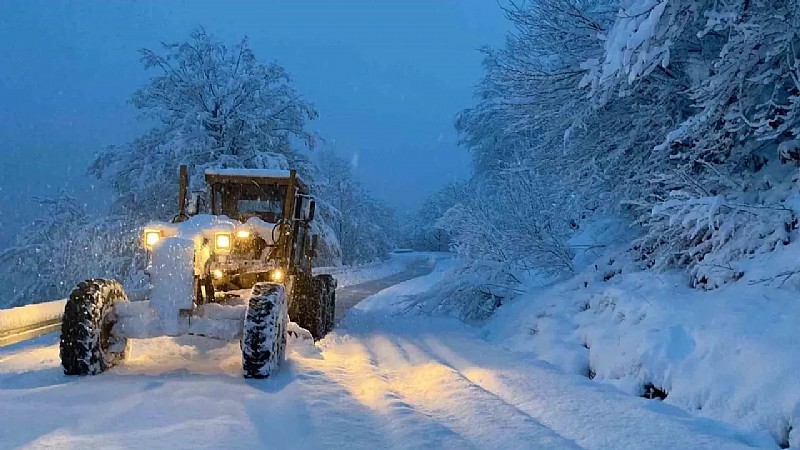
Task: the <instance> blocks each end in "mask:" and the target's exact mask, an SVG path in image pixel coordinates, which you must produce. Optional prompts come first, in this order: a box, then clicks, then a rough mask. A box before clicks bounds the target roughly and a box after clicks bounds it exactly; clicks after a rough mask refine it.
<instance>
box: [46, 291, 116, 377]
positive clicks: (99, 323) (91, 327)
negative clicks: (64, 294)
mask: <svg viewBox="0 0 800 450" xmlns="http://www.w3.org/2000/svg"><path fill="white" fill-rule="evenodd" d="M127 301H128V297H127V296H126V295H125V291H124V290H123V289H122V285H120V284H119V283H118V282H117V281H115V280H102V279H95V280H87V281H84V282H82V283H80V284H78V286H77V287H76V288H75V289H74V290H73V291H72V293H71V294H70V296H69V299H68V300H67V304H66V306H64V318H63V321H62V323H61V343H60V355H61V366H62V367H63V368H64V373H65V374H66V375H97V374H99V373H102V372H104V371H105V370H106V369H109V368H110V367H113V366H114V365H115V364H117V363H118V362H119V361H122V360H123V359H125V350H126V347H127V339H125V338H120V337H118V336H114V334H113V328H114V323H115V317H114V306H115V305H116V304H117V303H121V302H127Z"/></svg>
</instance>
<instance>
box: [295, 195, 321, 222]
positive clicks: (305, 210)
mask: <svg viewBox="0 0 800 450" xmlns="http://www.w3.org/2000/svg"><path fill="white" fill-rule="evenodd" d="M316 209H317V202H316V201H315V200H314V197H312V196H310V195H301V196H300V197H298V201H297V207H296V208H295V210H294V219H295V220H301V221H303V222H311V221H312V220H314V212H315V210H316Z"/></svg>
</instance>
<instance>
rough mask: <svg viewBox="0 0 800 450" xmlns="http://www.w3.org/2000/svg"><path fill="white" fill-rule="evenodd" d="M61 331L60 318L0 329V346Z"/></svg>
mask: <svg viewBox="0 0 800 450" xmlns="http://www.w3.org/2000/svg"><path fill="white" fill-rule="evenodd" d="M56 331H61V319H60V318H58V319H53V320H48V321H47V322H40V323H37V324H33V325H28V326H26V327H20V328H15V329H11V330H6V331H0V347H6V346H9V345H13V344H16V343H18V342H22V341H27V340H29V339H34V338H37V337H39V336H44V335H45V334H50V333H55V332H56Z"/></svg>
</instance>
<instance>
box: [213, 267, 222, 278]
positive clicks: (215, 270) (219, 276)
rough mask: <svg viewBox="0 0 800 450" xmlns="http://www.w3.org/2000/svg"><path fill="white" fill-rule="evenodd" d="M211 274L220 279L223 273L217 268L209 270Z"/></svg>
mask: <svg viewBox="0 0 800 450" xmlns="http://www.w3.org/2000/svg"><path fill="white" fill-rule="evenodd" d="M211 275H214V278H216V279H220V278H222V277H223V276H224V275H225V274H224V273H222V271H221V270H219V269H214V270H213V271H211Z"/></svg>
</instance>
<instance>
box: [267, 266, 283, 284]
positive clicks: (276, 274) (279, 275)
mask: <svg viewBox="0 0 800 450" xmlns="http://www.w3.org/2000/svg"><path fill="white" fill-rule="evenodd" d="M269 281H272V282H273V283H281V282H283V270H281V269H275V270H273V271H272V272H270V273H269Z"/></svg>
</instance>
